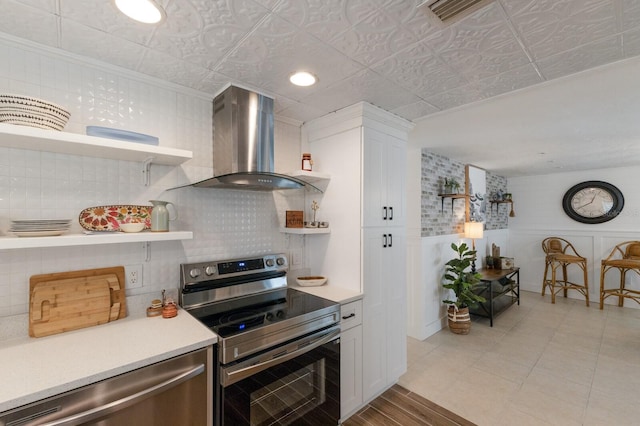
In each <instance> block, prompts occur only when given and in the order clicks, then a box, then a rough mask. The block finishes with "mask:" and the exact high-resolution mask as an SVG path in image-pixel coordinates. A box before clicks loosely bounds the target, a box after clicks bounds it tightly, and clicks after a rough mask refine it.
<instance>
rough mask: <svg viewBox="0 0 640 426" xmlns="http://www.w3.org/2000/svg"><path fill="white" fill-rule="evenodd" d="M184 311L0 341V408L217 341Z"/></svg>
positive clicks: (214, 336)
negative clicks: (36, 336) (170, 314)
mask: <svg viewBox="0 0 640 426" xmlns="http://www.w3.org/2000/svg"><path fill="white" fill-rule="evenodd" d="M216 341H217V336H216V335H215V334H214V333H213V332H211V331H210V330H209V329H208V328H207V327H205V326H204V325H202V324H201V323H200V322H199V321H197V320H196V319H195V318H193V317H192V316H191V315H189V314H188V313H187V312H186V311H184V310H179V313H178V316H177V317H174V318H171V319H164V318H162V317H161V316H160V317H153V318H147V317H146V316H141V315H137V316H135V315H130V316H128V317H126V318H123V319H120V320H117V321H114V322H110V323H107V324H103V325H99V326H95V327H88V328H84V329H81V330H76V331H70V332H66V333H61V334H56V335H53V336H47V337H39V338H30V337H24V338H23V337H20V338H15V339H11V340H5V341H2V342H0V372H1V373H2V374H1V375H0V377H2V386H0V412H2V411H6V410H9V409H12V408H15V407H19V406H21V405H24V404H28V403H31V402H34V401H38V400H40V399H43V398H47V397H49V396H53V395H56V394H59V393H61V392H66V391H68V390H71V389H75V388H77V387H80V386H85V385H88V384H90V383H94V382H97V381H100V380H103V379H106V378H109V377H112V376H115V375H118V374H122V373H126V372H128V371H131V370H135V369H137V368H140V367H144V366H147V365H150V364H154V363H156V362H160V361H164V360H166V359H169V358H173V357H175V356H178V355H182V354H185V353H187V352H191V351H194V350H197V349H201V348H204V347H206V346H209V345H212V344H214V343H216Z"/></svg>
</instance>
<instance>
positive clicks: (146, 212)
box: [78, 205, 153, 231]
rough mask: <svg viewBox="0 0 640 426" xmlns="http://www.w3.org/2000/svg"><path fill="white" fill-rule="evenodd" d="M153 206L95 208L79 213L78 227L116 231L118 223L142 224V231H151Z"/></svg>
mask: <svg viewBox="0 0 640 426" xmlns="http://www.w3.org/2000/svg"><path fill="white" fill-rule="evenodd" d="M152 208H153V206H130V205H123V206H97V207H89V208H86V209H84V210H82V211H81V212H80V217H79V218H78V221H79V222H80V226H82V227H83V228H84V229H86V230H88V231H118V230H120V223H135V222H144V229H151V209H152Z"/></svg>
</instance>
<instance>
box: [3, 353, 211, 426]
mask: <svg viewBox="0 0 640 426" xmlns="http://www.w3.org/2000/svg"><path fill="white" fill-rule="evenodd" d="M210 354H211V352H210V351H208V350H207V349H201V350H198V351H195V352H191V353H188V354H185V355H181V356H179V357H176V358H172V359H169V360H166V361H162V362H159V363H157V364H152V365H150V366H148V367H143V368H140V369H138V370H134V371H131V372H129V373H125V374H122V375H119V376H115V377H112V378H109V379H106V380H104V381H101V382H97V383H94V384H91V385H87V386H84V387H82V388H78V389H75V390H72V391H69V392H65V393H63V394H60V395H56V396H53V397H51V398H47V399H44V400H41V401H38V402H34V403H32V404H29V405H26V406H23V407H19V408H16V409H14V410H10V411H7V412H4V413H1V414H0V426H23V425H51V426H53V425H56V426H57V425H99V426H115V425H118V426H128V425H131V426H133V425H136V426H145V425H149V426H151V425H153V426H165V425H166V426H169V425H171V426H175V425H181V426H182V425H185V426H186V425H193V426H203V425H208V424H211V423H210V422H209V421H208V418H210V417H209V416H208V415H207V414H208V413H207V410H208V409H211V408H210V407H211V399H212V398H211V395H210V394H209V392H210V391H208V389H211V387H210V386H207V381H208V377H209V376H210V374H209V373H208V372H207V367H208V365H209V364H208V362H207V361H208V358H209V356H210ZM208 407H209V408H208Z"/></svg>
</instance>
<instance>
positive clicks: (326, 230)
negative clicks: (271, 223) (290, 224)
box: [280, 228, 331, 235]
mask: <svg viewBox="0 0 640 426" xmlns="http://www.w3.org/2000/svg"><path fill="white" fill-rule="evenodd" d="M280 232H283V233H285V234H299V235H307V234H330V233H331V229H330V228H280Z"/></svg>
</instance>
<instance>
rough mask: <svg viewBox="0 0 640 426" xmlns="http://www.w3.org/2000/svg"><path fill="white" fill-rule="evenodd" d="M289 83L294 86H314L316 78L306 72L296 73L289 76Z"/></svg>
mask: <svg viewBox="0 0 640 426" xmlns="http://www.w3.org/2000/svg"><path fill="white" fill-rule="evenodd" d="M289 81H290V82H291V83H293V84H295V85H296V86H312V85H314V84H316V82H317V81H318V78H317V77H316V76H315V75H313V74H311V73H310V72H306V71H297V72H294V73H293V74H291V75H290V76H289Z"/></svg>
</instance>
